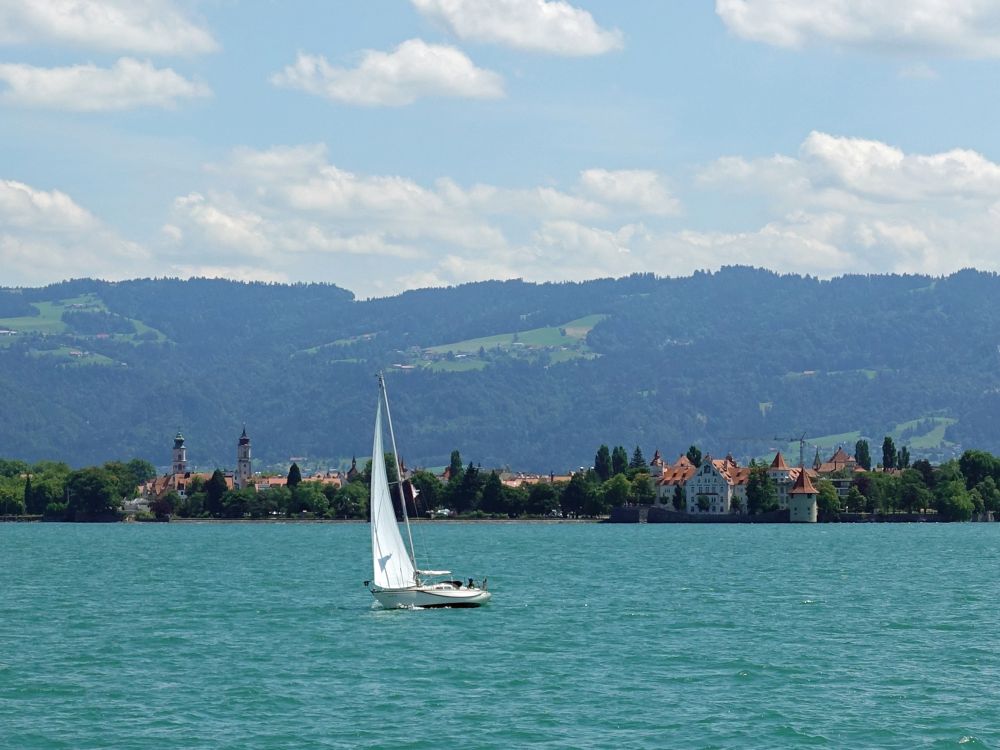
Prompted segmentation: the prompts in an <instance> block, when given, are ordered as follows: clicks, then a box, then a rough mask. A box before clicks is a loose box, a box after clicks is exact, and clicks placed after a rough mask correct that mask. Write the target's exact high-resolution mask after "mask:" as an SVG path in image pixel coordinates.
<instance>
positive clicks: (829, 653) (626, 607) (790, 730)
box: [0, 522, 1000, 750]
mask: <svg viewBox="0 0 1000 750" xmlns="http://www.w3.org/2000/svg"><path fill="white" fill-rule="evenodd" d="M368 533H369V532H368V527H367V525H365V524H283V525H282V524H276V525H271V524H266V525H265V524H245V525H244V524H216V523H213V524H117V525H91V526H87V525H68V524H0V576H2V578H0V747H2V748H10V749H12V750H13V749H17V750H29V749H32V748H67V749H72V750H86V749H88V748H116V749H118V750H125V749H127V748H142V749H143V750H146V749H149V748H185V749H187V748H212V749H213V750H216V749H219V748H232V749H233V750H236V749H237V748H239V749H240V750H254V749H260V750H263V749H264V748H354V747H373V748H374V747H392V748H452V747H456V748H457V747H469V748H509V747H525V746H532V747H552V748H556V747H559V748H564V747H565V748H768V747H804V746H818V747H843V748H864V747H871V748H924V747H927V748H937V747H941V748H946V747H964V748H973V747H992V748H1000V646H998V633H1000V623H998V615H1000V575H998V574H1000V524H954V525H947V524H914V525H904V524H899V525H840V526H838V525H819V526H787V525H784V526H736V525H734V526H716V525H712V526H707V525H706V526H702V525H690V526H680V525H670V526H653V525H648V526H647V525H642V526H608V525H577V524H538V523H535V524H532V523H523V524H489V523H478V524H476V523H471V524H463V523H451V522H448V523H436V524H419V525H417V527H416V529H415V541H416V543H417V548H418V558H419V559H418V562H420V563H421V564H422V565H424V566H432V567H433V566H437V565H447V566H449V567H451V569H452V570H454V571H455V573H456V574H459V575H463V576H465V577H468V576H475V577H476V578H480V577H481V576H482V575H483V574H487V575H489V585H490V589H491V590H492V591H493V593H494V598H493V602H491V603H490V605H488V606H487V607H484V608H482V609H478V610H425V611H382V610H378V609H375V608H373V603H372V602H373V600H372V598H371V595H370V594H369V593H368V592H367V591H366V590H365V589H364V587H363V585H362V581H363V580H364V579H365V578H369V577H370V576H371V563H370V556H369V536H368ZM426 549H433V550H435V552H436V553H437V554H436V555H435V556H433V557H429V558H428V557H420V555H421V553H422V551H423V550H426Z"/></svg>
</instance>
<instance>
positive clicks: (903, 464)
mask: <svg viewBox="0 0 1000 750" xmlns="http://www.w3.org/2000/svg"><path fill="white" fill-rule="evenodd" d="M896 466H897V468H900V469H908V468H910V449H909V448H907V447H906V446H905V445H904V446H903V447H902V448H900V449H899V456H898V457H897V458H896Z"/></svg>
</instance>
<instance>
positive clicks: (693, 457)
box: [685, 445, 701, 469]
mask: <svg viewBox="0 0 1000 750" xmlns="http://www.w3.org/2000/svg"><path fill="white" fill-rule="evenodd" d="M685 455H686V456H687V460H688V461H690V462H691V464H692V465H693V466H694V467H695V468H696V469H697V468H698V467H699V466H701V449H700V448H699V447H698V446H697V445H692V446H691V447H690V448H688V449H687V453H686V454H685Z"/></svg>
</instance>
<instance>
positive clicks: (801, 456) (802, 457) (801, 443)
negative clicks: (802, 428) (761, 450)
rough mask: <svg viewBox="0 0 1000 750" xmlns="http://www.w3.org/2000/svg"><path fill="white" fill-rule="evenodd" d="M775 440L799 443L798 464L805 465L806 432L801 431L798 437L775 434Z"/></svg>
mask: <svg viewBox="0 0 1000 750" xmlns="http://www.w3.org/2000/svg"><path fill="white" fill-rule="evenodd" d="M774 439H775V440H782V441H784V442H786V443H798V444H799V466H805V465H806V434H805V433H804V432H803V433H802V434H801V435H799V436H798V437H778V436H777V435H775V437H774Z"/></svg>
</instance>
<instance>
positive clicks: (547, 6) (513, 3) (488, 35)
mask: <svg viewBox="0 0 1000 750" xmlns="http://www.w3.org/2000/svg"><path fill="white" fill-rule="evenodd" d="M411 2H412V3H413V5H414V7H416V8H417V10H418V11H420V12H421V13H423V14H424V15H425V16H428V17H429V18H432V19H434V20H436V21H439V22H441V23H443V24H445V25H446V26H447V27H448V28H449V29H451V31H452V32H453V33H454V34H455V35H456V36H458V37H459V38H460V39H464V40H469V41H477V42H491V43H497V44H504V45H507V46H509V47H514V48H517V49H525V50H531V51H535V52H547V53H551V54H556V55H568V56H584V55H600V54H603V53H605V52H610V51H612V50H616V49H621V47H622V46H623V40H622V33H621V32H620V31H619V30H618V29H612V30H610V31H609V30H606V29H602V28H601V27H600V26H599V25H598V24H597V22H596V21H594V18H593V16H591V15H590V13H588V12H587V11H585V10H582V9H580V8H576V7H574V6H572V5H570V4H569V3H568V2H563V1H562V0H411Z"/></svg>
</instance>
